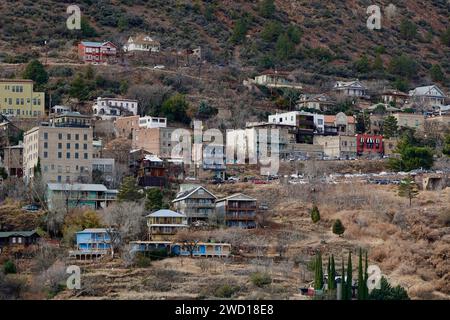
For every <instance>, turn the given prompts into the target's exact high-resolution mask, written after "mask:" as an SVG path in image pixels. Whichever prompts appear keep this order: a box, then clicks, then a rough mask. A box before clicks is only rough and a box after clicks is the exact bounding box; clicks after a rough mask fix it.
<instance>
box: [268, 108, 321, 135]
mask: <svg viewBox="0 0 450 320" xmlns="http://www.w3.org/2000/svg"><path fill="white" fill-rule="evenodd" d="M300 115H308V116H313V117H314V126H315V128H316V132H317V133H323V132H324V130H325V117H324V115H323V114H317V113H309V112H304V111H290V112H284V113H277V114H272V115H269V119H268V121H269V123H275V124H285V125H290V126H296V127H297V126H299V120H298V116H300Z"/></svg>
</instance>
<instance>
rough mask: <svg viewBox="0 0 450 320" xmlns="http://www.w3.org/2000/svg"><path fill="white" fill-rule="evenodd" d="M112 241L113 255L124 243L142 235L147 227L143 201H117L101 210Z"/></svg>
mask: <svg viewBox="0 0 450 320" xmlns="http://www.w3.org/2000/svg"><path fill="white" fill-rule="evenodd" d="M100 216H101V218H102V220H103V223H104V225H105V228H106V232H107V234H108V236H109V237H110V241H111V255H112V256H114V253H115V252H116V251H118V250H120V249H121V248H122V247H123V245H124V243H126V242H127V241H129V240H136V239H137V238H138V237H140V236H142V234H143V233H144V228H145V210H144V203H143V202H117V203H114V204H112V205H110V206H109V207H107V208H105V209H103V210H102V211H101V212H100Z"/></svg>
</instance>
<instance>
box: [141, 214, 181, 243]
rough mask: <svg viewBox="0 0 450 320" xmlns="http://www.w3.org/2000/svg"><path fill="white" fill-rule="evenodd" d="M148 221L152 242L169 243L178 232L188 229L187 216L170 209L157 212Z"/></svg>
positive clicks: (149, 216) (148, 217)
mask: <svg viewBox="0 0 450 320" xmlns="http://www.w3.org/2000/svg"><path fill="white" fill-rule="evenodd" d="M146 219H147V227H148V237H149V239H150V240H151V241H169V240H171V239H172V238H173V237H174V236H175V234H176V233H177V232H178V231H180V230H183V229H185V228H187V227H188V224H187V220H186V215H185V214H182V213H179V212H175V211H172V210H168V209H161V210H158V211H155V212H153V213H151V214H149V215H148V216H146Z"/></svg>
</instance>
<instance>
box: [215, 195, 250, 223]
mask: <svg viewBox="0 0 450 320" xmlns="http://www.w3.org/2000/svg"><path fill="white" fill-rule="evenodd" d="M256 203H257V200H256V199H254V198H251V197H249V196H247V195H245V194H242V193H237V194H233V195H231V196H229V197H226V198H223V199H219V200H217V201H216V212H217V214H218V215H219V216H220V217H223V219H224V221H225V225H226V226H227V227H239V228H245V229H250V228H256V208H257V206H256Z"/></svg>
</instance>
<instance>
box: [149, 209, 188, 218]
mask: <svg viewBox="0 0 450 320" xmlns="http://www.w3.org/2000/svg"><path fill="white" fill-rule="evenodd" d="M147 217H161V218H166V217H174V218H185V217H186V215H184V214H182V213H179V212H175V211H172V210H169V209H161V210H158V211H155V212H153V213H150V214H149V215H147Z"/></svg>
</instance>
